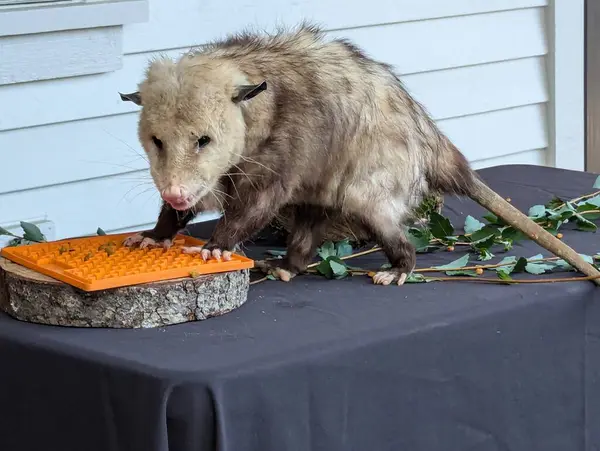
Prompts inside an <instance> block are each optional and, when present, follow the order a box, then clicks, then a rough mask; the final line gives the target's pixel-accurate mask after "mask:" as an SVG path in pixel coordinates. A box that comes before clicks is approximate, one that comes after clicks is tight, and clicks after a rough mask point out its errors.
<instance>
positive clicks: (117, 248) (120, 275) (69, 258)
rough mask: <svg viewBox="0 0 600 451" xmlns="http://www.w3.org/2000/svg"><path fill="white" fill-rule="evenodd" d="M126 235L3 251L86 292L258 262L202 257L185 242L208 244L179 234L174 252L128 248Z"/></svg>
mask: <svg viewBox="0 0 600 451" xmlns="http://www.w3.org/2000/svg"><path fill="white" fill-rule="evenodd" d="M131 235H133V234H132V233H123V234H116V235H103V236H97V237H96V236H94V237H84V238H73V239H65V240H60V241H51V242H49V243H36V244H28V245H24V246H14V247H5V248H3V249H2V252H1V253H0V255H2V256H3V257H5V258H7V259H9V260H11V261H13V262H15V263H18V264H20V265H23V266H25V267H27V268H29V269H32V270H34V271H37V272H39V273H42V274H45V275H47V276H49V277H52V278H54V279H57V280H60V281H62V282H65V283H68V284H69V285H73V286H75V287H77V288H80V289H82V290H84V291H96V290H105V289H108V288H117V287H123V286H128V285H137V284H142V283H148V282H157V281H160V280H170V279H179V278H184V277H195V276H197V275H202V274H211V273H220V272H227V271H237V270H240V269H249V268H252V267H254V261H253V260H251V259H249V258H246V257H243V256H241V255H238V254H233V255H232V256H231V260H230V261H219V260H216V259H214V258H212V259H209V260H208V261H204V260H202V257H201V255H200V254H184V253H183V252H182V247H183V246H202V245H203V244H204V243H205V242H204V241H201V240H198V239H196V238H192V237H190V236H187V235H177V237H176V239H175V240H174V242H173V246H172V247H171V248H170V249H169V250H165V249H162V248H150V249H139V248H138V247H132V248H128V247H125V246H123V241H124V240H125V238H127V237H129V236H131Z"/></svg>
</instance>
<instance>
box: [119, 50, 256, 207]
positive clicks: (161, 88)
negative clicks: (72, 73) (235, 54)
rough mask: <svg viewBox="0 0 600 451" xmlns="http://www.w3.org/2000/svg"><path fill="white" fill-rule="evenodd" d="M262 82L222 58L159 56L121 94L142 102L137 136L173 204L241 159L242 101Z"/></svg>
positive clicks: (204, 191) (198, 193)
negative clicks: (134, 88) (138, 80)
mask: <svg viewBox="0 0 600 451" xmlns="http://www.w3.org/2000/svg"><path fill="white" fill-rule="evenodd" d="M266 87H267V85H266V82H265V81H262V80H261V81H259V82H258V83H254V84H253V83H251V82H249V80H248V79H247V77H246V76H245V75H244V74H243V73H241V72H240V71H239V70H238V69H237V68H236V67H235V66H233V65H228V64H227V62H223V61H218V62H217V61H211V60H208V59H197V58H196V59H195V58H193V57H183V58H182V59H181V60H179V61H177V62H174V61H171V60H169V59H166V58H160V59H157V60H155V61H153V62H152V63H151V64H150V65H149V67H148V69H147V72H146V77H145V79H144V80H143V81H142V83H140V85H139V90H138V91H137V92H134V93H131V94H121V98H122V99H123V100H124V101H132V102H134V103H136V104H137V105H140V106H141V107H142V109H141V113H140V119H139V123H138V136H139V139H140V142H141V144H142V146H143V148H144V150H145V152H146V154H147V155H148V161H149V163H150V172H151V174H152V178H153V180H154V183H155V185H156V187H157V189H158V191H159V192H160V193H161V196H162V198H163V199H164V200H165V201H166V202H168V203H169V204H171V206H172V207H173V208H175V209H177V210H186V209H189V208H191V207H192V206H194V205H195V204H196V203H197V202H198V201H199V200H200V199H201V198H203V197H205V196H207V195H209V194H211V193H212V194H213V195H214V191H212V190H213V189H215V187H216V186H217V183H218V182H219V179H220V178H221V177H222V176H223V175H224V174H225V173H226V172H227V171H228V170H229V169H230V168H231V167H232V166H233V165H234V164H236V162H238V161H240V160H241V158H242V154H243V152H244V143H245V137H246V124H245V122H244V116H243V112H242V108H243V107H244V106H243V105H244V103H245V102H248V101H250V100H251V99H252V98H254V97H255V96H256V95H257V94H259V93H261V92H262V91H264V90H265V89H266Z"/></svg>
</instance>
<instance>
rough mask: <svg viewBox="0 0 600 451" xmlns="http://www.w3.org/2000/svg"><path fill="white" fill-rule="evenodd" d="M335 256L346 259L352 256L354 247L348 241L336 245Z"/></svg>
mask: <svg viewBox="0 0 600 451" xmlns="http://www.w3.org/2000/svg"><path fill="white" fill-rule="evenodd" d="M335 254H336V255H337V256H338V257H345V256H346V255H350V254H352V245H351V244H350V242H349V240H348V239H345V240H342V241H338V242H337V243H335Z"/></svg>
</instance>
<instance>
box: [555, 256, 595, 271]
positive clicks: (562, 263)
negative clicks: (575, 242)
mask: <svg viewBox="0 0 600 451" xmlns="http://www.w3.org/2000/svg"><path fill="white" fill-rule="evenodd" d="M579 256H580V257H581V258H582V259H583V260H584V261H586V262H588V263H590V264H594V258H598V259H600V255H598V256H594V257H592V256H590V255H587V254H579ZM554 264H555V265H556V266H558V267H559V268H561V269H565V270H569V269H574V268H573V267H572V266H571V264H570V263H568V262H567V261H566V260H563V259H562V258H561V259H560V260H556V261H555V262H554Z"/></svg>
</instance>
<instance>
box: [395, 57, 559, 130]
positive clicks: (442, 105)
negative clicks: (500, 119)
mask: <svg viewBox="0 0 600 451" xmlns="http://www.w3.org/2000/svg"><path fill="white" fill-rule="evenodd" d="M544 77H545V73H544V58H543V57H535V58H525V59H519V60H513V61H503V62H500V63H490V64H483V65H479V66H469V67H460V68H457V69H447V70H442V71H435V72H425V73H422V74H411V75H406V76H404V77H402V80H403V81H404V84H405V86H406V88H407V89H408V91H409V92H410V93H411V94H412V95H413V96H414V97H415V98H416V99H417V100H418V101H419V102H421V103H422V104H423V105H424V106H425V107H426V108H427V109H428V110H429V112H430V113H431V115H432V116H433V117H434V118H435V119H437V120H439V119H447V118H451V117H457V116H464V115H470V114H476V113H483V112H486V111H494V110H502V109H506V108H512V107H517V106H524V105H530V104H536V103H543V102H546V101H548V95H547V91H546V83H545V78H544Z"/></svg>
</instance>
